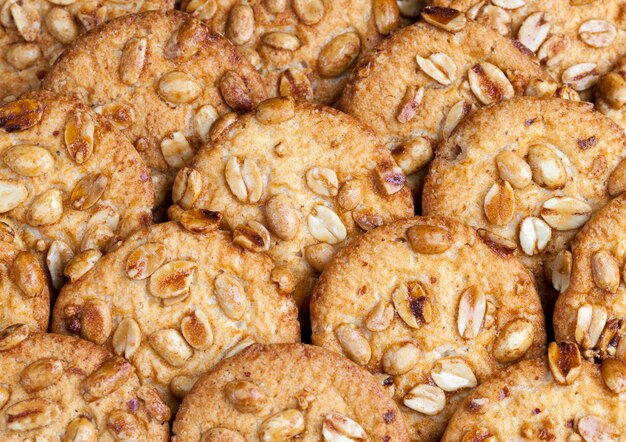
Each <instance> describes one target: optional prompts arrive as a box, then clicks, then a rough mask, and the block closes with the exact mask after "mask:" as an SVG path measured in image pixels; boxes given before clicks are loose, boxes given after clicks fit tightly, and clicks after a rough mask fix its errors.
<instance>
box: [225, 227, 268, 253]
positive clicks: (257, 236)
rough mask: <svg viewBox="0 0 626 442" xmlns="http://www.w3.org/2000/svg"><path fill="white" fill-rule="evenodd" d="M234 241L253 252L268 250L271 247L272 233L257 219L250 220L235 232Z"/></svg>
mask: <svg viewBox="0 0 626 442" xmlns="http://www.w3.org/2000/svg"><path fill="white" fill-rule="evenodd" d="M233 243H235V244H236V245H238V246H240V247H243V248H244V249H248V250H251V251H253V252H266V251H268V250H269V249H270V245H271V241H270V233H269V232H268V231H267V229H266V228H265V226H264V225H263V224H261V223H259V222H257V221H248V224H247V225H241V226H238V227H237V228H236V229H235V230H234V232H233Z"/></svg>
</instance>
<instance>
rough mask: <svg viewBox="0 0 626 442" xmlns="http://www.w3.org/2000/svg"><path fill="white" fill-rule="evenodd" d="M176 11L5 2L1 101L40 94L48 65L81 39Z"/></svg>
mask: <svg viewBox="0 0 626 442" xmlns="http://www.w3.org/2000/svg"><path fill="white" fill-rule="evenodd" d="M173 6H174V1H173V0H131V1H124V2H118V1H114V0H96V1H87V0H57V1H53V2H49V1H47V0H24V1H17V0H2V1H1V2H0V101H1V100H3V99H4V100H9V99H15V98H16V97H17V96H19V95H21V94H22V93H24V92H28V91H33V90H36V89H38V88H39V83H40V81H41V79H42V78H43V76H44V75H45V74H46V72H47V71H48V69H49V68H50V66H51V65H52V64H53V63H54V61H55V60H56V58H57V57H58V56H59V55H60V54H61V52H63V50H64V49H65V48H66V47H67V45H68V44H70V43H71V42H72V41H74V39H76V37H77V36H78V35H80V34H83V33H84V32H86V31H89V30H91V29H93V28H95V27H96V26H99V25H101V24H102V23H103V22H105V21H107V20H110V19H112V18H115V17H119V16H121V15H125V14H130V13H133V12H138V11H149V10H166V9H171V8H172V7H173Z"/></svg>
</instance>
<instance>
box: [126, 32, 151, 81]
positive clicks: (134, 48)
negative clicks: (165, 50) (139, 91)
mask: <svg viewBox="0 0 626 442" xmlns="http://www.w3.org/2000/svg"><path fill="white" fill-rule="evenodd" d="M147 48H148V41H147V40H146V39H145V38H131V39H130V40H128V42H126V45H125V46H124V50H123V51H122V56H121V57H120V79H121V80H122V83H124V84H127V85H129V86H132V85H133V84H135V83H137V82H138V81H139V77H140V76H141V73H142V71H143V67H144V65H145V63H146V49H147Z"/></svg>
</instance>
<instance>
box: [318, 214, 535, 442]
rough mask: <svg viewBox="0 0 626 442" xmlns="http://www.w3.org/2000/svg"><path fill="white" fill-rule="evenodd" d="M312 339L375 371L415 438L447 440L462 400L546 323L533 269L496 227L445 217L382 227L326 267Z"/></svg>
mask: <svg viewBox="0 0 626 442" xmlns="http://www.w3.org/2000/svg"><path fill="white" fill-rule="evenodd" d="M311 325H312V330H313V336H312V338H313V343H315V344H317V345H320V346H322V347H326V348H328V349H329V350H332V351H336V352H339V353H343V354H345V355H346V356H347V357H349V358H350V359H352V360H353V361H354V362H356V363H358V364H360V365H362V366H363V367H365V368H367V369H368V370H370V371H371V372H372V373H375V374H376V375H377V376H378V377H379V379H380V380H381V381H382V384H383V385H384V386H387V388H388V390H389V393H390V395H391V396H392V397H393V398H394V399H395V400H396V402H397V403H398V406H399V407H400V410H401V411H402V413H403V415H404V417H405V419H406V421H407V423H408V425H409V434H410V436H411V440H414V441H431V440H438V439H439V438H440V437H441V435H442V434H443V431H444V429H445V426H446V422H447V421H448V419H449V418H450V416H451V415H452V413H453V412H454V411H455V410H456V409H457V408H458V406H459V403H460V401H461V400H462V399H463V398H464V397H465V396H466V395H467V394H468V392H470V391H471V389H472V388H473V387H475V386H476V385H478V384H479V383H481V382H483V381H485V380H486V379H489V378H490V377H491V376H493V375H494V374H495V373H497V372H498V371H500V370H501V369H502V368H503V367H505V366H506V365H507V364H509V363H511V362H514V361H516V360H519V359H522V358H534V357H538V356H540V355H541V354H543V352H544V351H545V345H546V332H545V326H544V319H543V312H542V310H541V303H540V301H539V296H538V294H537V291H536V289H535V287H534V285H533V280H532V277H531V275H530V273H529V272H528V271H527V270H526V269H525V268H524V266H523V265H521V264H520V263H519V262H518V261H517V260H516V259H515V258H514V257H512V256H508V255H506V254H503V253H502V251H501V250H500V249H499V248H498V247H497V246H495V245H494V244H493V242H492V241H491V239H490V237H489V235H488V234H484V235H482V236H481V235H479V234H478V233H477V232H476V231H475V230H474V229H472V228H470V227H467V226H464V225H462V224H460V223H457V222H454V221H452V220H449V219H446V218H436V217H432V218H431V217H423V218H412V219H408V220H402V221H397V222H395V223H392V224H389V225H386V226H383V227H379V228H378V229H375V230H373V231H371V232H368V233H366V234H365V235H363V236H361V237H360V238H358V239H356V240H354V241H353V242H352V243H351V244H350V245H348V246H347V247H346V248H345V249H343V250H342V251H341V252H339V254H338V255H337V256H336V257H335V258H334V259H333V261H331V263H330V264H329V265H328V266H327V267H326V270H324V273H322V276H321V277H320V278H319V281H318V283H317V285H316V286H315V290H314V293H313V297H312V299H311Z"/></svg>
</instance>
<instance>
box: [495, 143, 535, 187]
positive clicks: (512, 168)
mask: <svg viewBox="0 0 626 442" xmlns="http://www.w3.org/2000/svg"><path fill="white" fill-rule="evenodd" d="M496 166H497V168H498V174H499V175H500V178H502V179H503V180H504V181H507V182H508V183H510V184H511V186H513V187H515V188H516V189H524V188H525V187H527V186H528V185H529V184H530V183H531V181H532V170H531V168H530V166H529V165H528V163H527V162H526V161H524V160H523V159H522V158H521V157H520V156H519V155H518V154H517V153H515V152H511V151H510V150H505V151H502V152H500V153H499V154H498V155H497V156H496Z"/></svg>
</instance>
